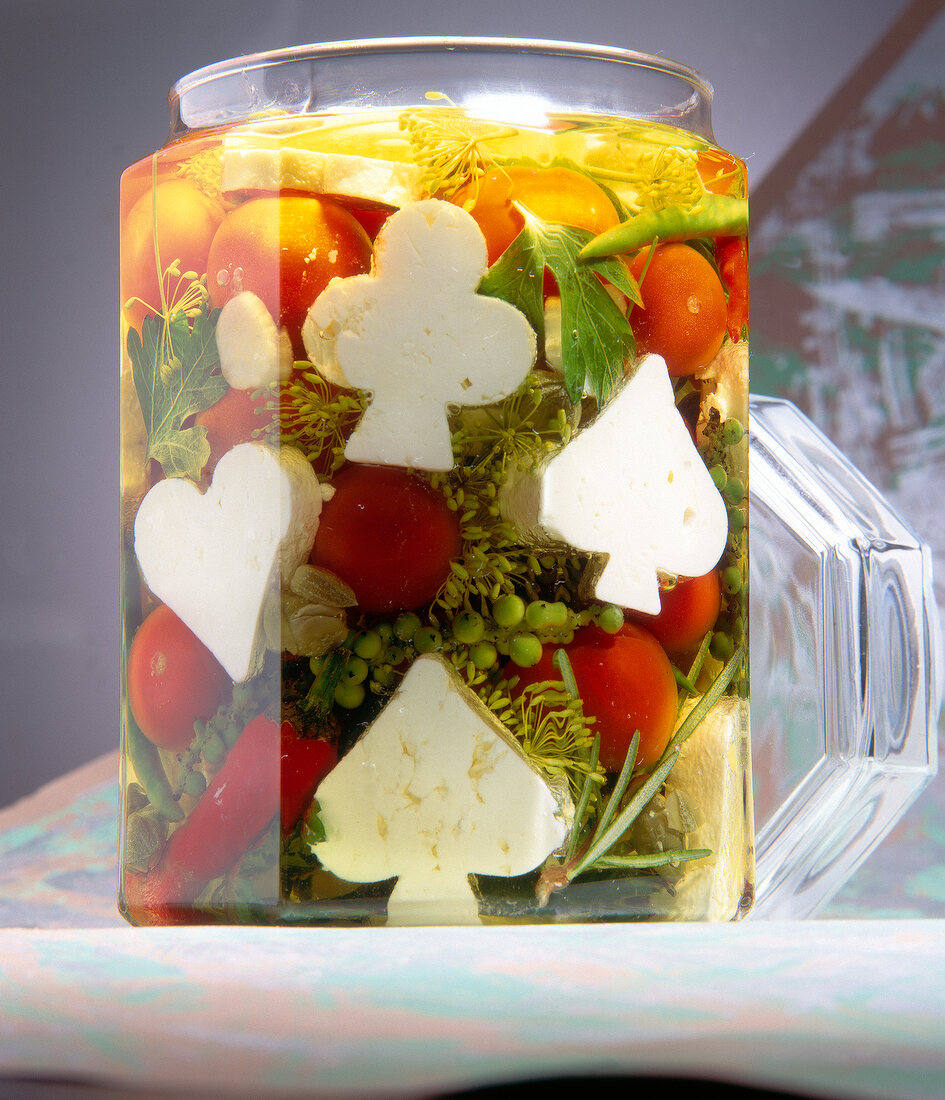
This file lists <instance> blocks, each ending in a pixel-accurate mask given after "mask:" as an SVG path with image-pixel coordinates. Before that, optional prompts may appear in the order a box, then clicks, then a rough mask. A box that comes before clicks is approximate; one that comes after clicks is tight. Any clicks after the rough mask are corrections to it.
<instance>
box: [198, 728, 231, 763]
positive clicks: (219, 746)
mask: <svg viewBox="0 0 945 1100" xmlns="http://www.w3.org/2000/svg"><path fill="white" fill-rule="evenodd" d="M224 756H226V745H224V744H223V740H222V738H220V737H218V736H217V734H213V735H212V736H211V737H208V738H207V740H206V741H205V742H204V746H203V758H204V760H206V762H207V763H208V764H210V765H211V766H213V765H215V764H219V763H220V761H221V760H222V759H223V757H224Z"/></svg>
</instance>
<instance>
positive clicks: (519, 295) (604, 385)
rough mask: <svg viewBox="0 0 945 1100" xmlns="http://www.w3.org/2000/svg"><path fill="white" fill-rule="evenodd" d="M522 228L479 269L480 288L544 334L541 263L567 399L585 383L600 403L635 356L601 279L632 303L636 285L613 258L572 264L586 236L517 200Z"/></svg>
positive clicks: (626, 324)
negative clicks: (553, 296)
mask: <svg viewBox="0 0 945 1100" xmlns="http://www.w3.org/2000/svg"><path fill="white" fill-rule="evenodd" d="M516 208H517V209H518V210H519V212H520V213H521V214H522V216H523V217H524V219H525V225H524V227H523V229H522V231H521V233H519V235H518V236H517V237H516V238H515V240H514V241H513V242H512V243H511V244H510V245H509V247H508V248H507V249H506V250H505V252H504V253H503V254H502V255H501V256H500V257H499V259H498V260H496V262H495V263H494V264H493V265H492V267H491V268H490V269H489V270H488V271H487V272H486V274H485V276H484V277H483V279H482V282H481V283H480V284H479V293H480V294H485V295H488V296H489V297H491V298H502V299H503V300H504V301H506V302H510V303H511V304H512V305H514V306H515V307H516V308H517V309H520V310H521V311H522V313H524V314H525V316H526V317H527V318H528V321H529V323H530V324H531V325H532V327H533V328H534V329H535V331H536V332H537V333H538V336H539V340H543V339H544V334H545V321H544V308H543V302H542V283H543V280H544V274H545V269H546V268H547V269H548V270H549V271H550V272H551V274H552V275H553V276H554V277H555V280H556V281H557V283H558V290H559V293H560V295H561V328H562V340H561V345H562V356H563V360H564V384H565V387H566V389H567V391H568V396H569V397H570V398H571V400H572V401H579V400H580V398H581V395H582V394H583V392H584V388H585V384H586V386H587V389H588V390H589V392H590V393H591V394H592V395H593V396H594V397H595V398H597V401H598V402H599V403H601V404H603V402H605V401H606V400H607V398H608V397H609V396H610V393H611V391H612V390H613V388H614V386H615V385H616V383H617V381H618V380H619V379H620V378H622V377H623V372H624V362H625V361H626V360H628V359H632V358H633V355H634V340H633V332H632V330H631V328H630V325H629V322H628V321H627V318H626V317H625V316H624V315H623V312H622V311H621V310H620V308H619V306H617V304H616V303H615V302H614V300H613V298H611V296H610V295H609V294H608V293H607V290H606V288H605V287H604V285H603V284H602V283H601V281H600V278H599V276H600V277H603V278H604V279H606V280H607V281H608V282H609V283H611V284H613V285H614V286H615V287H616V288H617V289H618V290H620V291H622V292H623V293H624V294H626V295H627V296H628V297H629V298H630V299H631V301H633V302H634V303H636V304H637V305H641V304H642V300H641V298H640V289H639V287H638V286H637V284H636V281H635V280H634V278H633V276H632V275H630V273H629V272H628V270H627V268H626V267H625V266H624V265H623V263H621V262H620V260H617V259H616V258H614V257H607V258H605V259H603V260H594V261H592V262H590V263H583V262H582V263H578V254H579V253H580V251H581V249H582V248H584V246H585V245H586V244H587V243H588V241H590V240H591V239H592V234H590V233H588V232H587V231H586V230H584V229H575V228H573V227H572V226H568V225H556V224H552V223H550V222H543V221H541V220H540V219H539V218H536V217H535V216H534V215H533V214H532V213H531V212H530V211H529V210H528V209H527V208H526V207H524V206H522V205H521V204H519V203H516Z"/></svg>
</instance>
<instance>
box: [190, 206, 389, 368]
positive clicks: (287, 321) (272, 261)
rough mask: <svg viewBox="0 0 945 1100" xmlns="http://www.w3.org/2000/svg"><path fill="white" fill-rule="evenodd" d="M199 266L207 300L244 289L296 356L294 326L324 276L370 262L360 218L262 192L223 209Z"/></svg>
mask: <svg viewBox="0 0 945 1100" xmlns="http://www.w3.org/2000/svg"><path fill="white" fill-rule="evenodd" d="M207 265H208V266H207V288H208V290H209V291H210V300H211V302H212V303H213V305H214V306H222V305H224V304H225V303H226V302H228V301H229V300H230V298H232V297H233V296H234V295H235V294H239V293H240V291H243V290H251V291H252V292H253V293H254V294H255V295H257V297H259V298H261V299H262V301H263V302H264V303H265V305H266V308H267V309H268V310H269V312H270V313H271V314H272V316H273V318H274V319H276V320H277V321H278V323H279V325H280V326H281V327H283V328H285V329H286V331H287V332H288V334H289V337H290V339H291V340H292V346H293V349H294V351H295V354H296V356H297V357H299V358H304V357H305V354H304V348H303V346H302V338H301V329H302V322H303V321H304V320H305V316H306V314H307V313H308V310H309V307H310V306H311V304H312V302H314V301H315V299H316V298H317V297H318V295H319V294H321V292H322V291H323V290H324V289H325V287H326V286H327V285H328V283H329V281H330V280H331V279H334V278H335V277H336V276H337V277H338V278H342V279H343V278H346V277H347V276H349V275H357V274H359V273H361V272H364V271H367V270H368V269H369V268H370V266H371V241H370V238H369V237H368V235H367V233H365V231H364V228H363V227H362V225H361V223H360V222H358V221H357V219H356V218H354V217H353V216H352V215H351V214H350V213H349V212H348V211H347V210H345V209H344V208H343V207H341V206H339V205H338V204H337V203H336V202H332V201H331V200H330V199H320V198H315V197H314V196H311V195H283V196H281V197H278V198H277V197H275V196H269V197H265V198H259V199H251V200H250V201H249V202H245V203H243V205H242V206H237V207H236V209H235V210H231V211H230V213H229V214H227V216H226V217H225V218H224V219H223V222H222V224H221V225H220V228H219V230H218V231H217V234H216V236H215V237H214V238H213V243H212V244H211V246H210V255H209V257H208V260H207Z"/></svg>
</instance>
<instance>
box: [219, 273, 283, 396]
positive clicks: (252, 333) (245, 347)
mask: <svg viewBox="0 0 945 1100" xmlns="http://www.w3.org/2000/svg"><path fill="white" fill-rule="evenodd" d="M216 339H217V351H218V352H219V355H220V371H221V373H222V374H223V377H224V378H225V379H226V380H227V382H228V383H229V384H230V385H231V386H232V387H233V388H234V389H237V390H257V389H262V388H263V387H264V386H269V385H271V384H272V383H273V382H278V381H279V379H280V378H284V377H288V375H289V372H290V371H291V370H292V344H291V341H290V340H289V337H288V334H287V333H285V332H280V331H279V329H278V328H277V327H276V322H275V321H274V320H273V319H272V315H271V314H270V313H269V310H268V309H267V308H266V306H265V304H264V303H263V301H262V299H261V298H259V297H257V296H256V295H255V294H253V293H252V291H249V290H244V291H243V292H242V293H241V294H237V295H236V296H235V297H233V298H231V299H230V300H229V301H228V302H227V303H226V305H224V307H223V308H222V309H221V310H220V316H219V319H218V320H217V327H216Z"/></svg>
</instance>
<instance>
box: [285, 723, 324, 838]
mask: <svg viewBox="0 0 945 1100" xmlns="http://www.w3.org/2000/svg"><path fill="white" fill-rule="evenodd" d="M280 739H281V751H282V769H281V771H280V791H281V804H282V831H283V832H284V833H290V832H291V831H292V830H293V829H294V828H295V826H296V824H297V822H298V821H299V819H300V818H301V817H302V814H303V813H305V811H306V809H307V808H308V805H309V803H310V802H311V801H312V797H313V796H314V794H315V788H316V787H317V786H318V784H319V783H321V781H322V780H323V779H324V778H325V776H326V775H327V774H328V773H329V772H330V771H331V769H332V768H333V767H334V766H335V764H337V763H338V750H337V749H336V748H335V746H334V745H333V744H331V742H330V741H321V740H318V739H316V738H313V737H300V736H299V735H298V733H296V731H295V727H294V726H293V725H292V723H291V722H283V723H282V728H281V738H280Z"/></svg>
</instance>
